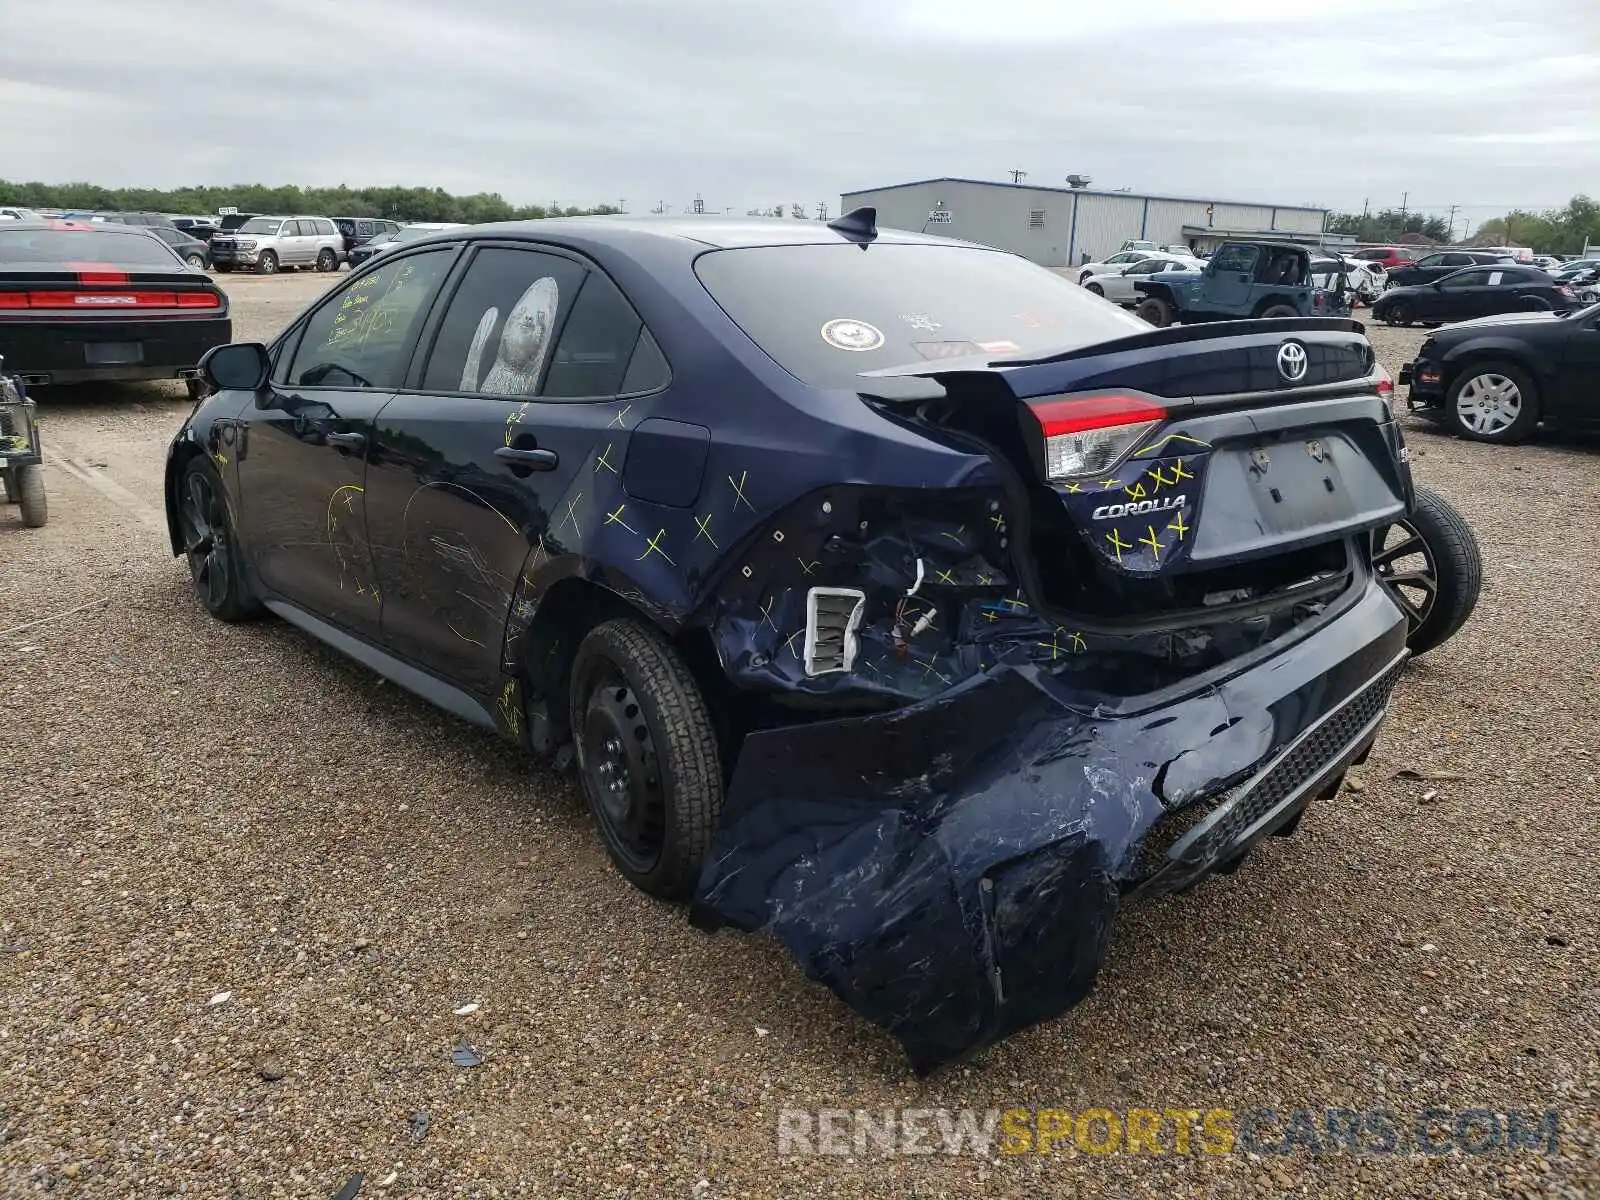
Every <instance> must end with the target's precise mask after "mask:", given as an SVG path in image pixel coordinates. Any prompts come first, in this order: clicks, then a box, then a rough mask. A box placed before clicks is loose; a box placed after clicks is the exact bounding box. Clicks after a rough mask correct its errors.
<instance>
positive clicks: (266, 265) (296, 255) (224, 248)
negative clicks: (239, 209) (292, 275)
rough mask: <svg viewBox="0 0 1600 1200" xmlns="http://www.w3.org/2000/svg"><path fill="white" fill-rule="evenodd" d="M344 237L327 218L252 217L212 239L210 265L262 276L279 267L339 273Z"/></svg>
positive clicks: (342, 256)
mask: <svg viewBox="0 0 1600 1200" xmlns="http://www.w3.org/2000/svg"><path fill="white" fill-rule="evenodd" d="M343 261H344V237H343V235H342V234H340V232H339V230H338V229H337V227H335V225H334V223H333V221H332V220H330V219H329V218H327V217H251V218H250V219H249V220H248V221H246V222H245V223H244V224H243V225H241V226H239V228H237V229H234V230H231V231H229V232H228V233H218V234H216V235H215V236H214V237H212V239H211V264H212V266H214V267H216V269H217V270H219V271H223V272H227V271H231V270H233V269H234V268H235V267H254V268H255V269H256V271H257V272H259V273H260V274H262V275H272V274H275V273H276V272H277V271H278V269H279V268H280V267H316V269H317V270H319V271H337V270H338V269H339V264H340V263H341V262H343Z"/></svg>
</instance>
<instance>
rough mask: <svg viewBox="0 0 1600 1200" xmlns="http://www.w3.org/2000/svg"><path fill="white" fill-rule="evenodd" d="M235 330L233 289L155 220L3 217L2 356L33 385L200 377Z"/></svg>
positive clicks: (0, 269) (0, 237) (0, 258)
mask: <svg viewBox="0 0 1600 1200" xmlns="http://www.w3.org/2000/svg"><path fill="white" fill-rule="evenodd" d="M232 336H233V326H232V323H231V322H230V320H229V317H228V298H227V297H226V296H225V295H223V293H222V292H221V290H220V289H218V287H217V286H216V284H215V283H213V282H212V281H211V279H210V278H209V277H207V276H204V275H198V274H196V273H195V272H194V271H193V270H191V269H190V268H189V267H188V265H186V264H185V263H184V262H183V260H182V259H180V258H179V257H178V256H177V255H176V254H174V253H173V252H172V250H171V249H170V248H169V247H168V246H167V245H166V244H165V243H164V242H163V241H162V240H161V238H160V237H159V236H151V231H150V230H148V229H146V228H143V227H138V226H129V225H122V224H118V223H117V222H113V221H107V222H103V223H102V224H99V225H91V224H88V223H78V222H71V221H15V222H9V223H7V224H5V225H0V357H3V358H4V359H5V363H6V369H7V370H9V371H14V372H15V373H16V374H18V375H20V376H21V377H22V379H23V380H24V382H25V383H26V384H27V385H28V386H29V387H34V386H37V385H40V384H58V383H91V382H99V381H102V380H128V379H190V380H192V379H193V378H194V377H195V376H196V375H197V374H198V367H199V365H200V360H201V358H202V357H204V355H205V353H206V352H207V351H208V350H210V349H212V348H213V347H214V346H219V345H222V344H224V343H226V342H227V341H228V340H229V339H230V338H231V337H232ZM191 390H192V389H191Z"/></svg>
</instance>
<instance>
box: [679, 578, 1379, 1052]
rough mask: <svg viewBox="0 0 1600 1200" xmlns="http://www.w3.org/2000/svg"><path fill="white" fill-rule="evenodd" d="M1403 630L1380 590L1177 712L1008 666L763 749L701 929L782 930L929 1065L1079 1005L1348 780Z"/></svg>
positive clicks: (699, 920) (724, 839) (809, 961)
mask: <svg viewBox="0 0 1600 1200" xmlns="http://www.w3.org/2000/svg"><path fill="white" fill-rule="evenodd" d="M1405 628H1406V627H1405V622H1404V619H1403V617H1402V616H1401V614H1400V612H1399V610H1398V609H1396V608H1395V607H1394V605H1393V604H1392V603H1391V602H1390V601H1389V600H1388V598H1387V597H1386V596H1385V595H1384V594H1383V592H1382V591H1381V589H1380V588H1379V587H1378V586H1377V585H1376V584H1373V583H1371V582H1370V581H1369V583H1368V584H1367V585H1366V586H1365V587H1363V588H1361V589H1360V590H1359V591H1358V592H1357V594H1356V595H1355V596H1353V597H1352V598H1351V600H1350V602H1349V603H1348V604H1347V605H1346V606H1341V611H1339V612H1338V613H1337V614H1336V615H1333V616H1331V618H1330V619H1329V620H1328V621H1326V622H1325V623H1323V624H1322V625H1321V627H1320V628H1318V629H1317V630H1316V631H1314V632H1312V633H1310V634H1308V635H1307V636H1305V637H1304V638H1303V639H1301V640H1300V641H1299V642H1298V643H1297V644H1295V645H1294V646H1293V647H1292V648H1290V649H1288V650H1286V651H1284V652H1282V653H1279V654H1275V655H1273V656H1271V657H1268V658H1265V659H1264V660H1262V661H1260V662H1258V663H1256V664H1255V665H1253V666H1250V667H1248V668H1247V669H1245V670H1243V671H1241V672H1237V673H1235V674H1234V675H1233V676H1232V677H1231V678H1227V679H1226V680H1223V681H1220V682H1213V683H1210V684H1208V685H1205V686H1203V687H1201V688H1199V689H1198V690H1196V689H1194V688H1191V689H1189V690H1187V691H1186V693H1185V694H1184V695H1183V696H1182V697H1180V698H1176V699H1173V698H1164V697H1161V696H1157V697H1143V698H1141V702H1140V703H1139V704H1138V705H1137V706H1134V705H1131V704H1130V703H1129V702H1126V701H1118V700H1116V699H1115V698H1112V697H1106V696H1100V695H1094V694H1088V693H1085V692H1083V691H1081V690H1074V689H1072V688H1071V687H1070V686H1069V684H1067V683H1064V682H1063V680H1062V678H1059V677H1058V676H1057V675H1055V674H1053V673H1052V672H1051V671H1050V670H1048V669H1046V668H1044V667H1041V666H1039V665H1036V664H1026V663H1022V664H1012V663H1005V662H1003V663H1000V664H997V665H995V666H992V667H990V668H989V669H988V670H986V671H985V672H984V673H982V674H980V675H977V676H975V677H973V678H971V679H968V680H966V681H964V682H962V683H961V684H959V685H957V686H955V687H953V688H951V689H950V690H948V691H946V692H943V693H941V694H939V695H937V696H934V697H932V698H930V699H927V700H925V701H922V702H920V703H918V704H915V705H913V706H910V707H907V708H903V709H900V710H898V711H895V712H892V713H886V714H882V715H876V716H866V717H853V718H848V719H843V720H832V721H826V722H820V723H816V724H807V725H799V726H792V727H786V728H781V729H775V730H768V731H764V732H760V733H756V734H752V735H751V736H750V737H749V738H747V739H746V741H745V744H744V748H743V750H742V752H741V754H740V757H739V760H738V764H737V767H736V770H735V773H734V778H733V781H732V783H731V785H730V788H729V791H728V795H727V800H726V803H725V807H724V811H723V819H722V824H721V826H720V829H719V833H718V836H717V838H716V839H715V841H714V842H713V845H712V847H711V854H710V856H709V857H708V860H707V865H706V868H705V871H704V873H703V875H702V877H701V880H700V887H699V890H698V898H697V901H696V903H695V906H694V910H693V914H692V919H693V920H694V921H695V923H696V924H697V925H699V926H700V927H702V928H706V929H715V928H717V927H719V926H721V925H732V926H734V927H736V928H739V929H743V930H757V929H768V930H770V931H771V932H773V933H774V934H775V935H776V936H777V937H778V938H779V939H780V940H781V941H782V942H783V943H784V944H785V945H787V946H788V947H789V949H790V951H791V952H792V953H793V954H794V956H795V957H796V959H797V960H798V961H799V962H800V964H801V966H802V967H803V968H804V969H805V971H806V973H807V975H809V976H810V977H811V978H812V979H814V980H818V981H820V982H822V983H825V984H827V985H828V986H829V987H830V988H831V989H832V990H833V991H834V992H835V993H836V994H837V995H838V996H839V997H840V998H841V999H843V1000H844V1001H845V1002H846V1003H847V1004H849V1005H850V1006H851V1007H852V1008H854V1009H855V1010H856V1011H857V1012H859V1013H861V1014H862V1015H863V1016H865V1017H867V1018H869V1019H870V1020H872V1021H874V1022H876V1023H877V1024H879V1025H881V1026H882V1027H883V1028H885V1029H886V1030H888V1031H889V1032H890V1033H891V1034H893V1035H894V1036H895V1037H896V1038H898V1039H899V1041H900V1042H901V1044H902V1046H903V1047H904V1049H905V1051H906V1053H907V1055H908V1057H909V1058H910V1060H911V1063H912V1065H913V1067H914V1068H915V1069H916V1070H917V1071H919V1072H926V1071H930V1070H932V1069H933V1068H935V1067H937V1066H939V1065H940V1064H942V1063H944V1062H947V1061H949V1060H951V1059H953V1058H956V1057H959V1056H961V1055H964V1054H967V1053H970V1052H972V1051H974V1050H977V1049H980V1048H982V1047H984V1046H988V1045H992V1044H994V1043H995V1042H998V1041H1000V1040H1002V1039H1004V1038H1005V1037H1007V1036H1009V1035H1010V1034H1012V1033H1014V1032H1016V1031H1017V1030H1020V1029H1023V1028H1025V1027H1027V1026H1028V1025H1031V1024H1033V1023H1035V1022H1038V1021H1041V1020H1044V1019H1046V1018H1049V1017H1052V1016H1055V1015H1058V1014H1059V1013H1061V1012H1063V1011H1065V1010H1066V1009H1068V1008H1071V1007H1072V1006H1073V1005H1075V1004H1076V1003H1078V1002H1079V1001H1080V1000H1082V999H1083V997H1084V996H1085V995H1087V994H1088V992H1089V991H1090V989H1091V988H1092V987H1093V984H1094V980H1095V976H1096V974H1097V972H1098V970H1099V966H1100V962H1101V959H1102V958H1103V956H1104V954H1105V950H1106V946H1107V943H1108V940H1109V936H1110V930H1111V923H1112V919H1113V917H1114V915H1115V912H1116V909H1117V906H1118V903H1119V902H1120V901H1121V900H1122V899H1124V898H1126V897H1129V896H1131V895H1133V894H1137V893H1140V892H1144V891H1170V890H1179V889H1182V888H1184V887H1187V886H1189V885H1190V884H1192V883H1194V882H1196V881H1197V880H1198V879H1200V878H1201V877H1203V876H1204V875H1206V874H1207V873H1209V872H1210V871H1212V870H1214V869H1216V868H1217V867H1219V866H1227V865H1228V864H1230V863H1231V862H1233V861H1236V860H1237V859H1238V857H1239V856H1240V855H1242V854H1243V853H1244V852H1245V851H1247V850H1248V849H1249V848H1250V846H1251V845H1253V844H1254V843H1255V841H1257V840H1258V839H1260V838H1261V837H1264V836H1266V835H1268V834H1270V833H1272V832H1274V831H1275V830H1278V829H1281V828H1284V827H1286V826H1291V825H1292V824H1293V823H1294V821H1295V820H1296V819H1297V818H1298V816H1299V815H1300V813H1301V811H1302V810H1303V809H1304V808H1305V806H1306V804H1307V803H1309V801H1310V800H1311V798H1312V797H1314V796H1317V795H1319V794H1325V793H1326V792H1327V791H1328V790H1329V789H1330V788H1333V787H1337V784H1338V780H1339V778H1340V777H1341V775H1342V774H1343V772H1344V770H1345V769H1346V768H1347V767H1348V766H1349V765H1350V763H1351V762H1353V761H1355V760H1357V759H1359V758H1360V757H1362V756H1363V755H1364V754H1365V752H1366V751H1367V750H1368V748H1369V747H1370V746H1371V744H1372V742H1373V740H1374V739H1375V737H1376V735H1377V731H1378V727H1379V725H1380V723H1381V721H1382V718H1383V715H1384V712H1385V710H1386V708H1387V704H1388V700H1389V695H1390V692H1391V691H1392V689H1393V687H1394V683H1395V679H1396V677H1397V675H1398V672H1399V668H1400V665H1401V663H1402V662H1403V660H1404V656H1405Z"/></svg>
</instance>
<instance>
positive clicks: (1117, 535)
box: [1106, 529, 1133, 562]
mask: <svg viewBox="0 0 1600 1200" xmlns="http://www.w3.org/2000/svg"><path fill="white" fill-rule="evenodd" d="M1106 541H1108V542H1110V543H1111V548H1112V549H1113V550H1115V551H1116V552H1117V561H1118V562H1121V561H1122V552H1123V551H1124V550H1132V549H1133V543H1132V542H1125V541H1123V540H1122V534H1121V532H1119V531H1118V530H1115V529H1113V530H1112V531H1111V532H1110V533H1108V534H1106Z"/></svg>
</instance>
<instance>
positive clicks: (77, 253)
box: [0, 228, 179, 270]
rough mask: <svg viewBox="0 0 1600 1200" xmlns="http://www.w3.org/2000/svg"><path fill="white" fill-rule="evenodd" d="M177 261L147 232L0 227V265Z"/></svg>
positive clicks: (117, 264)
mask: <svg viewBox="0 0 1600 1200" xmlns="http://www.w3.org/2000/svg"><path fill="white" fill-rule="evenodd" d="M177 261H179V260H178V259H177V257H176V256H174V255H173V253H172V251H171V250H170V249H168V248H167V244H166V243H165V242H163V241H161V240H160V239H159V238H155V237H152V236H150V235H149V234H148V233H102V232H100V231H99V230H98V229H83V230H78V229H4V228H0V267H21V266H30V267H39V266H44V267H57V268H59V267H65V266H68V264H72V263H94V264H96V265H97V266H98V265H100V264H102V263H103V264H106V265H108V266H113V267H161V268H165V267H170V266H172V264H173V263H175V262H177ZM68 269H72V270H76V269H77V268H76V267H69V268H68Z"/></svg>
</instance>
